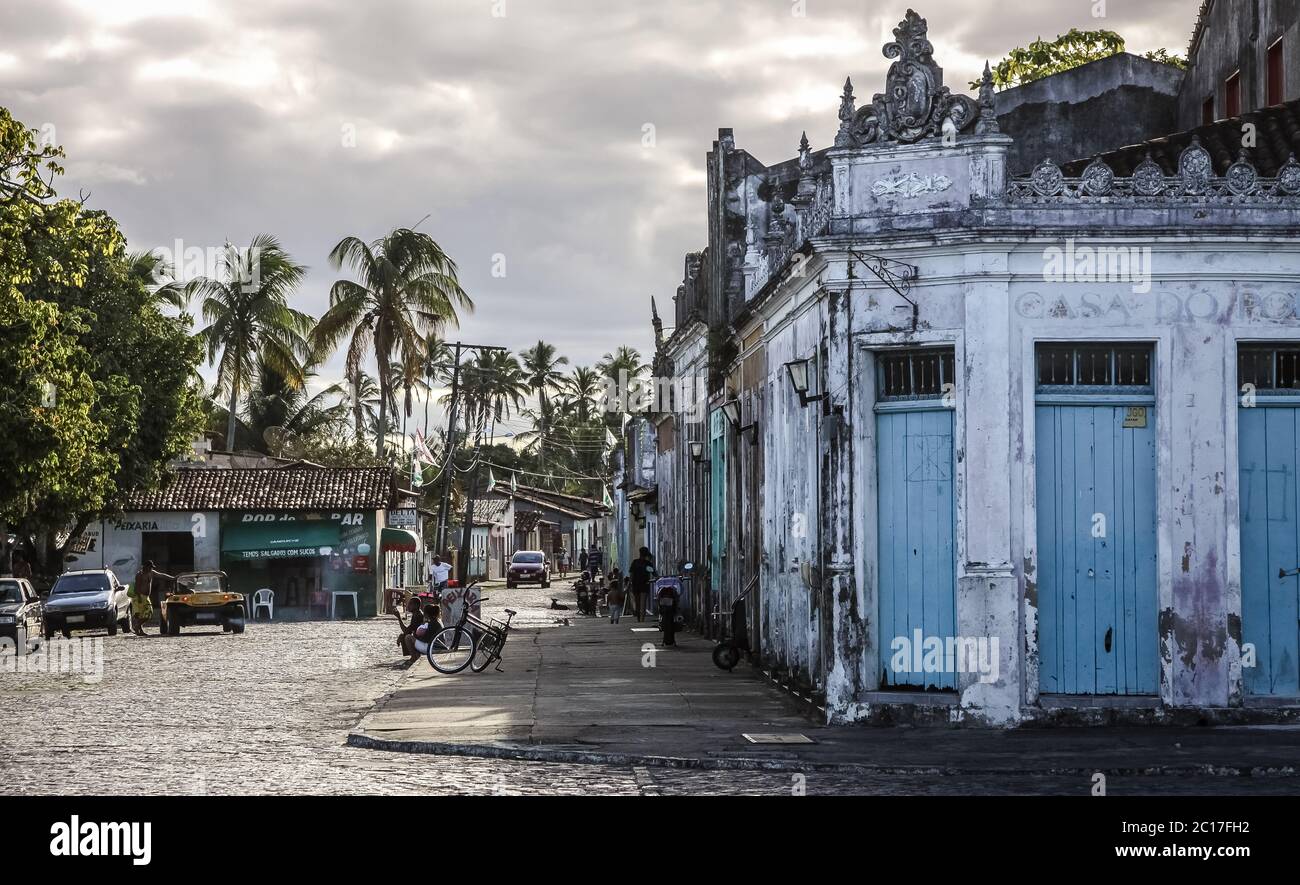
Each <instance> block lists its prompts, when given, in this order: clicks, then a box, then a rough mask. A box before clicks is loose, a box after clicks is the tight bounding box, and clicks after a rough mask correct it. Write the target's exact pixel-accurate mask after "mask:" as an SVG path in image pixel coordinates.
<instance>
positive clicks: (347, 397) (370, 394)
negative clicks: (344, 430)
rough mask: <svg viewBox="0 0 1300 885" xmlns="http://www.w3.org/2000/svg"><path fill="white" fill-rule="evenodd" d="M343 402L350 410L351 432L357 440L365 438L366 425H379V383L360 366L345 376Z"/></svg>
mask: <svg viewBox="0 0 1300 885" xmlns="http://www.w3.org/2000/svg"><path fill="white" fill-rule="evenodd" d="M344 402H345V403H346V404H347V407H348V410H349V411H351V412H352V425H353V432H354V434H355V435H356V439H357V441H358V442H360V441H361V440H363V439H364V438H365V433H366V428H367V427H378V426H379V385H378V384H377V383H376V382H375V379H374V377H373V376H371V375H369V374H367V373H366V372H365V371H363V370H362V369H361V368H360V367H358V368H357V370H356V371H355V372H353V373H351V374H349V375H348V376H347V387H346V388H345V390H344Z"/></svg>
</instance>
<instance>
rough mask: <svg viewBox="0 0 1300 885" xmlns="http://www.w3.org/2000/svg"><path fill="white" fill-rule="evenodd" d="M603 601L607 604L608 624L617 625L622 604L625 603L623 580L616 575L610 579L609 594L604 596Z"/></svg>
mask: <svg viewBox="0 0 1300 885" xmlns="http://www.w3.org/2000/svg"><path fill="white" fill-rule="evenodd" d="M605 601H606V602H607V603H608V604H609V622H610V623H611V624H617V623H618V620H619V618H621V617H623V604H624V603H625V602H626V601H627V597H626V596H625V595H624V591H623V579H622V578H621V577H619V576H618V575H615V576H614V577H613V578H611V579H610V582H609V592H608V593H606V594H605Z"/></svg>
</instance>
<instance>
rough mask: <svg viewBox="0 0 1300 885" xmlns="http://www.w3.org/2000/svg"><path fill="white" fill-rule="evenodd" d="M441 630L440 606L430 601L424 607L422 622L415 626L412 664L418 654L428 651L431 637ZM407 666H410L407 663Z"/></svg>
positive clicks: (425, 653) (424, 653)
mask: <svg viewBox="0 0 1300 885" xmlns="http://www.w3.org/2000/svg"><path fill="white" fill-rule="evenodd" d="M441 630H442V608H441V607H440V606H437V605H434V604H433V603H432V602H430V603H429V604H428V605H426V606H425V607H424V623H423V624H421V625H420V626H419V627H416V628H415V633H414V637H415V642H414V647H415V657H413V658H412V659H411V663H412V664H414V663H415V661H416V659H418V658H419V656H420V655H427V654H428V653H429V643H430V642H432V641H433V637H435V636H437V635H438V633H439V632H440V631H441ZM408 666H410V665H409V664H408Z"/></svg>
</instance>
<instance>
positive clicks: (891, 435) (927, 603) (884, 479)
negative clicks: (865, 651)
mask: <svg viewBox="0 0 1300 885" xmlns="http://www.w3.org/2000/svg"><path fill="white" fill-rule="evenodd" d="M876 409H877V415H876V465H877V473H878V483H877V485H878V490H877V491H878V494H877V499H876V500H877V519H878V528H879V549H878V554H877V559H878V567H879V572H880V652H881V672H882V674H883V676H882V679H881V681H882V684H883V685H887V686H913V687H918V688H954V689H955V688H956V687H957V677H956V673H954V672H952V668H950V667H945V668H944V669H945V670H946V671H947V672H926V670H925V668H916V667H915V666H909V667H904V668H899V667H897V666H895V664H896V661H897V660H898V657H897V656H898V651H899V649H904V650H905V656H906V657H907V658H909V659H910V660H912V661H915V660H918V659H919V656H918V655H917V654H914V653H913V651H914V648H915V645H916V642H917V639H918V637H920V639H921V640H922V642H925V641H927V640H934V639H937V640H938V641H939V642H940V643H942V645H943V647H944V648H947V647H948V643H949V640H950V638H951V639H955V638H956V631H957V626H956V621H957V617H956V608H957V605H956V599H957V555H956V542H955V539H956V535H957V526H956V522H957V511H956V506H955V500H954V497H953V443H952V437H953V411H952V409H950V408H943V407H940V406H939V404H938V403H937V402H936V401H934V400H921V401H917V402H898V403H888V404H881V405H878V406H877V407H876ZM918 631H919V632H918ZM899 640H902V642H901V643H897V641H899ZM896 643H897V644H896ZM918 669H919V670H920V672H918Z"/></svg>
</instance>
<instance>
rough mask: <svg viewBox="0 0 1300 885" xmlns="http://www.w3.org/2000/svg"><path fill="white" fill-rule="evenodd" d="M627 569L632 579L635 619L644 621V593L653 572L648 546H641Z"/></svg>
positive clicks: (648, 588)
mask: <svg viewBox="0 0 1300 885" xmlns="http://www.w3.org/2000/svg"><path fill="white" fill-rule="evenodd" d="M627 570H628V576H629V577H630V578H631V579H632V604H633V605H634V606H636V619H637V620H638V621H644V620H645V602H646V595H647V594H649V592H650V581H651V579H652V578H653V577H654V574H655V560H654V557H653V556H651V555H650V548H649V547H642V548H641V552H640V554H639V555H638V556H637V558H636V559H634V560H632V564H631V565H630V566H628V569H627Z"/></svg>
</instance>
